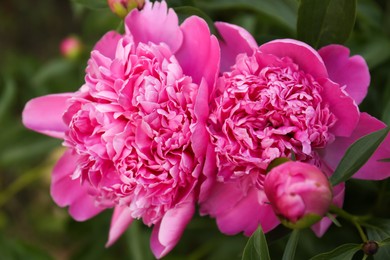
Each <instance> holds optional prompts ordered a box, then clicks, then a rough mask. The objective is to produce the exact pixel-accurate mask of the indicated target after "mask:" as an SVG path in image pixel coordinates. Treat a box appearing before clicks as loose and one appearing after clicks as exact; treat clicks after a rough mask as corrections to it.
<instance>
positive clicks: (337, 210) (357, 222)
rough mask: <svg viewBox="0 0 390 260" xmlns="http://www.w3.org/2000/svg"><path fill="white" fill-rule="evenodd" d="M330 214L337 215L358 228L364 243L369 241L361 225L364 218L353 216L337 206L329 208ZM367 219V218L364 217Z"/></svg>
mask: <svg viewBox="0 0 390 260" xmlns="http://www.w3.org/2000/svg"><path fill="white" fill-rule="evenodd" d="M329 213H332V214H336V215H337V216H340V217H342V218H343V219H345V220H348V221H350V222H351V223H352V224H354V226H355V227H356V228H357V230H358V232H359V235H360V237H361V238H362V240H363V242H366V241H367V240H368V238H367V236H366V234H365V233H364V231H363V229H362V226H361V225H360V223H361V221H362V217H360V216H355V215H352V214H350V213H348V212H346V211H345V210H343V209H341V208H339V207H337V206H336V205H334V204H332V205H331V206H330V208H329ZM363 218H365V217H363Z"/></svg>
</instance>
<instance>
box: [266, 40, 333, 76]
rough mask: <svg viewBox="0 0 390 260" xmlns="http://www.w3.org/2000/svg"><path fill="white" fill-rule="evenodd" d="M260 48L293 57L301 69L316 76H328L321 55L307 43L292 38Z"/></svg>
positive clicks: (276, 54)
mask: <svg viewBox="0 0 390 260" xmlns="http://www.w3.org/2000/svg"><path fill="white" fill-rule="evenodd" d="M259 50H260V51H261V52H263V53H267V54H273V55H275V56H277V57H279V58H283V57H289V58H291V59H292V60H293V61H294V63H296V64H298V65H299V67H300V69H301V70H303V71H305V72H306V73H308V74H310V75H312V76H313V77H314V78H327V77H328V72H327V71H326V67H325V64H324V62H323V61H322V58H321V56H320V55H319V54H318V52H317V51H316V50H314V49H313V48H312V47H310V46H309V45H307V44H306V43H303V42H300V41H297V40H292V39H281V40H274V41H270V42H268V43H265V44H263V45H261V46H260V47H259Z"/></svg>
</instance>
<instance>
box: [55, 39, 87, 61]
mask: <svg viewBox="0 0 390 260" xmlns="http://www.w3.org/2000/svg"><path fill="white" fill-rule="evenodd" d="M82 49H83V47H82V44H81V42H80V40H79V39H78V38H77V37H76V36H69V37H67V38H65V39H64V40H62V42H61V44H60V51H61V54H62V56H64V57H65V58H68V59H76V58H77V57H79V56H80V54H81V52H82Z"/></svg>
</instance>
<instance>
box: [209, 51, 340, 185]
mask: <svg viewBox="0 0 390 260" xmlns="http://www.w3.org/2000/svg"><path fill="white" fill-rule="evenodd" d="M262 59H263V56H262V55H260V54H257V55H255V56H252V57H247V56H246V55H242V56H239V58H238V60H237V63H236V65H235V66H233V67H232V71H230V72H226V73H224V74H223V76H222V77H221V78H220V80H219V83H218V90H217V95H218V97H217V99H216V102H215V104H214V108H213V111H212V113H211V115H210V118H209V124H208V129H209V132H210V134H211V136H212V142H213V144H214V145H215V151H216V154H217V163H218V167H219V170H220V171H219V178H220V180H225V179H229V178H237V177H240V176H243V175H248V174H250V173H251V172H254V173H256V174H258V173H263V172H264V170H265V169H266V167H267V165H268V163H269V162H270V161H271V160H273V159H275V158H278V157H291V154H292V153H294V154H295V156H296V157H297V159H298V160H301V161H305V160H310V159H312V158H313V157H315V155H314V151H313V150H314V149H317V148H323V147H325V146H326V144H327V143H328V142H329V141H331V140H332V139H333V138H334V137H333V135H332V134H331V133H330V132H329V128H331V127H332V126H333V125H334V124H335V122H336V118H335V116H334V115H333V114H332V113H331V112H330V110H329V107H328V104H326V103H324V102H322V97H321V92H322V86H321V85H320V84H319V83H318V82H316V81H315V80H314V79H313V77H312V76H311V75H308V74H305V73H304V72H303V71H301V70H299V67H298V66H297V65H296V64H294V63H293V62H292V61H291V60H290V59H287V58H284V59H278V60H277V62H275V64H272V66H271V65H268V66H264V67H261V66H260V65H259V64H264V63H263V62H262ZM227 169H229V170H227Z"/></svg>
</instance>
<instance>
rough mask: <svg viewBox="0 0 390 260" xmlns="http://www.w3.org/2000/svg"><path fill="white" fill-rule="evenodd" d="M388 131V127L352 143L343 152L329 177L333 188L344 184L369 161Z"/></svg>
mask: <svg viewBox="0 0 390 260" xmlns="http://www.w3.org/2000/svg"><path fill="white" fill-rule="evenodd" d="M389 130H390V128H389V127H386V128H383V129H381V130H379V131H376V132H373V133H371V134H368V135H365V136H363V137H362V138H360V139H359V140H357V141H356V142H354V143H353V144H352V145H351V146H350V147H349V148H348V150H347V151H346V152H345V155H344V157H343V158H342V159H341V161H340V163H339V165H338V166H337V168H336V170H335V171H334V173H333V175H332V176H331V177H330V182H331V183H332V185H333V186H335V185H337V184H339V183H340V182H344V181H346V180H348V179H349V178H350V177H351V176H352V175H353V174H355V173H356V172H357V171H358V170H359V169H360V168H361V167H362V166H363V165H364V164H365V163H366V162H367V161H368V159H370V157H371V155H372V154H373V153H374V152H375V150H376V149H377V148H378V146H379V145H380V144H381V143H382V141H383V140H384V139H385V137H386V136H387V134H388V133H389Z"/></svg>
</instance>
